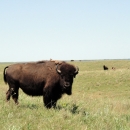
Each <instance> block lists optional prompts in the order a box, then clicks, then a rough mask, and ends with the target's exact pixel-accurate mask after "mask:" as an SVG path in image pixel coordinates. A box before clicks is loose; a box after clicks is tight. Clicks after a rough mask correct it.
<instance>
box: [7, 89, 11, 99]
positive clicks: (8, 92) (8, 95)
mask: <svg viewBox="0 0 130 130" xmlns="http://www.w3.org/2000/svg"><path fill="white" fill-rule="evenodd" d="M10 96H11V92H10V90H8V91H7V92H6V101H9V100H10Z"/></svg>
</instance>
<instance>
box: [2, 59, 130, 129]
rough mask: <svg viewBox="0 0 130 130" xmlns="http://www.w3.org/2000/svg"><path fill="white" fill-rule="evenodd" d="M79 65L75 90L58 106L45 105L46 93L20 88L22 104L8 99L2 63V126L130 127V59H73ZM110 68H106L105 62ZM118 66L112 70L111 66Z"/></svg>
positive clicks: (19, 127)
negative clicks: (35, 94) (33, 94)
mask: <svg viewBox="0 0 130 130" xmlns="http://www.w3.org/2000/svg"><path fill="white" fill-rule="evenodd" d="M71 64H74V65H76V66H78V67H79V69H80V71H79V74H78V75H77V76H76V78H75V79H74V84H73V91H72V92H73V94H72V95H71V96H67V95H63V97H62V98H61V99H60V100H59V101H58V104H57V109H50V110H47V109H46V108H44V107H43V101H42V97H30V96H27V95H26V94H24V93H23V92H22V90H20V94H19V103H20V104H19V105H18V106H16V105H15V104H14V102H13V100H12V99H11V100H10V102H9V103H7V102H6V101H5V93H6V91H7V89H8V85H5V83H4V82H3V69H4V67H5V66H6V65H8V63H6V64H5V63H4V64H2V63H1V64H0V129H1V130H130V69H128V68H130V61H129V60H102V61H86V62H83V61H78V62H71ZM104 64H105V65H107V66H108V68H109V70H108V71H104V70H103V68H102V66H103V65H104ZM112 66H114V67H116V70H112V69H111V67H112Z"/></svg>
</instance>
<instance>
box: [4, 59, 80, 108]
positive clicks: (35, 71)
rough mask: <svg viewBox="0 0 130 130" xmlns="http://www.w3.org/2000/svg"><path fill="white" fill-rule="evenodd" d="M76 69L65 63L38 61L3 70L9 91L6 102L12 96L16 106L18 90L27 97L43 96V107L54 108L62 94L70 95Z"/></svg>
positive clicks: (14, 65) (76, 72) (11, 66)
mask: <svg viewBox="0 0 130 130" xmlns="http://www.w3.org/2000/svg"><path fill="white" fill-rule="evenodd" d="M78 71H79V69H78V67H75V66H73V65H71V64H69V63H66V62H58V61H56V62H55V61H54V60H53V61H40V62H32V63H31V62H28V63H17V64H13V65H10V66H7V67H5V68H4V72H3V75H4V81H5V83H8V85H9V89H8V91H7V93H6V100H7V101H9V100H10V97H11V96H12V98H13V100H14V102H15V103H16V104H18V96H19V88H21V89H22V90H23V91H24V92H25V93H26V94H27V95H30V96H43V102H44V105H45V107H47V108H51V107H56V103H57V100H58V99H60V98H61V97H62V95H63V94H65V93H66V94H68V95H71V94H72V84H73V78H74V77H75V76H76V75H77V74H78Z"/></svg>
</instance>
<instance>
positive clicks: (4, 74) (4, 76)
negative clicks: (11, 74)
mask: <svg viewBox="0 0 130 130" xmlns="http://www.w3.org/2000/svg"><path fill="white" fill-rule="evenodd" d="M7 68H8V66H6V67H5V68H4V71H3V78H4V81H5V83H6V84H7V80H6V72H5V71H6V69H7Z"/></svg>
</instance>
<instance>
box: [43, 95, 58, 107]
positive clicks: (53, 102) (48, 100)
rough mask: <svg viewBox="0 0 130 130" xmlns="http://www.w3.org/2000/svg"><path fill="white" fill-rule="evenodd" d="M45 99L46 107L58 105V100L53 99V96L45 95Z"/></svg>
mask: <svg viewBox="0 0 130 130" xmlns="http://www.w3.org/2000/svg"><path fill="white" fill-rule="evenodd" d="M43 101H44V106H45V107H46V108H48V109H50V108H52V107H53V108H55V107H56V103H57V101H56V100H53V99H51V98H49V97H46V96H44V97H43Z"/></svg>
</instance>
